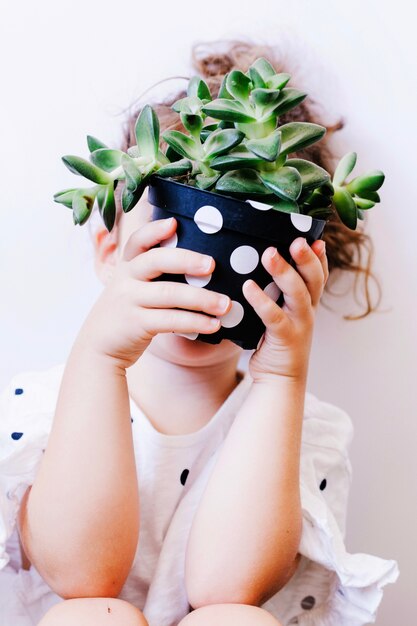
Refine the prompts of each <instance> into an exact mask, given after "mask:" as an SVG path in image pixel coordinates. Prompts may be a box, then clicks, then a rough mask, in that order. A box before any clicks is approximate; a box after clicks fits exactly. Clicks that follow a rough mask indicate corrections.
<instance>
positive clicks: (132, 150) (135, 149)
mask: <svg viewBox="0 0 417 626" xmlns="http://www.w3.org/2000/svg"><path fill="white" fill-rule="evenodd" d="M127 154H128V155H129V156H131V157H132V159H137V158H139V157H140V153H139V148H138V147H137V146H130V148H128V149H127Z"/></svg>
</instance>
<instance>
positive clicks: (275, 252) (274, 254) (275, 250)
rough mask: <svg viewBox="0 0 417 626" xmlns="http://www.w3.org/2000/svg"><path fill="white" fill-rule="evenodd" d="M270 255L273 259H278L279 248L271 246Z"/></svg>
mask: <svg viewBox="0 0 417 626" xmlns="http://www.w3.org/2000/svg"><path fill="white" fill-rule="evenodd" d="M269 256H270V258H271V259H276V258H277V257H278V256H279V255H278V250H277V249H276V248H271V249H270V251H269Z"/></svg>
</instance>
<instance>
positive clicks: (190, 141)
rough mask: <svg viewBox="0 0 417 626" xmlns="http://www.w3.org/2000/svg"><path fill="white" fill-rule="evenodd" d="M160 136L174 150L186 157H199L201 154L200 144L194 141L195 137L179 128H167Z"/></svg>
mask: <svg viewBox="0 0 417 626" xmlns="http://www.w3.org/2000/svg"><path fill="white" fill-rule="evenodd" d="M162 137H163V139H164V140H165V141H166V142H167V144H168V145H169V146H171V148H172V149H173V150H175V152H177V153H178V154H180V155H181V156H182V157H185V158H186V159H200V157H201V156H202V149H201V146H199V145H198V144H197V143H196V141H195V139H194V138H193V137H189V136H188V135H185V134H184V133H182V132H181V131H179V130H167V131H165V133H163V135H162ZM167 156H168V154H167Z"/></svg>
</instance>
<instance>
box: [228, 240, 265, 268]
mask: <svg viewBox="0 0 417 626" xmlns="http://www.w3.org/2000/svg"><path fill="white" fill-rule="evenodd" d="M258 263H259V254H258V252H257V251H256V250H255V248H252V246H239V247H238V248H235V249H234V250H233V252H232V254H231V255H230V265H231V266H232V268H233V269H234V270H235V272H237V273H238V274H250V272H253V270H254V269H255V268H256V266H257V265H258Z"/></svg>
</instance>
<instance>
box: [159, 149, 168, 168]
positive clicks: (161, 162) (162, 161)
mask: <svg viewBox="0 0 417 626" xmlns="http://www.w3.org/2000/svg"><path fill="white" fill-rule="evenodd" d="M169 162H170V161H169V159H168V157H167V156H166V155H165V154H164V153H163V152H162V150H161V149H159V150H158V164H159V165H166V164H167V163H169Z"/></svg>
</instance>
